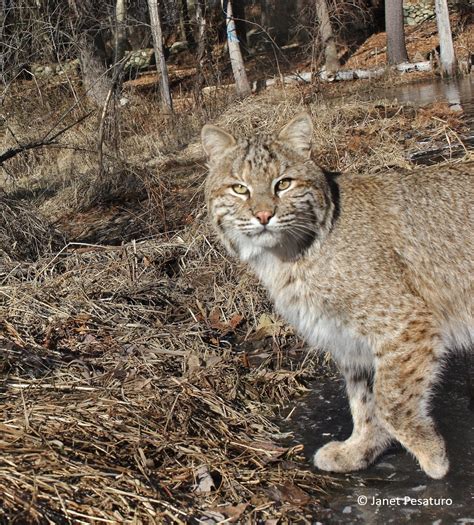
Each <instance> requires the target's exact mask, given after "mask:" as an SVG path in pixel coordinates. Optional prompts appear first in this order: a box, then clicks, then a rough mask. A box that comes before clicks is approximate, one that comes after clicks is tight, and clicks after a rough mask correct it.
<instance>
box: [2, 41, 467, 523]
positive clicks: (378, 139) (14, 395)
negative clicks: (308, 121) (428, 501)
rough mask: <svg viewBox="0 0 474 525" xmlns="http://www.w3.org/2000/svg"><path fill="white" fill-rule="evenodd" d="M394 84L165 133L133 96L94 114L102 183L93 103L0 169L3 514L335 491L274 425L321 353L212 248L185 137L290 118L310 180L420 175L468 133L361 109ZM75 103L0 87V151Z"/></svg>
mask: <svg viewBox="0 0 474 525" xmlns="http://www.w3.org/2000/svg"><path fill="white" fill-rule="evenodd" d="M471 49H472V48H471ZM398 78H400V77H399V75H396V74H392V73H388V74H387V77H385V78H384V79H383V81H379V82H376V83H371V82H365V81H364V82H362V81H359V83H344V85H342V84H340V85H335V84H331V85H330V86H327V87H322V86H320V85H298V86H287V87H274V88H272V89H268V90H266V91H264V92H262V93H259V94H256V95H253V96H251V97H249V98H247V99H245V100H242V101H238V100H235V98H234V97H233V95H232V94H230V93H228V92H225V93H222V92H220V93H219V94H213V95H211V96H209V97H207V98H205V99H204V100H203V101H201V103H200V105H199V106H193V107H189V108H187V109H186V108H185V109H186V110H185V111H184V110H183V111H179V112H177V114H176V115H175V116H174V117H173V118H172V119H171V120H170V119H167V118H165V117H163V116H162V115H161V114H160V112H159V111H158V110H157V100H156V95H155V93H154V92H148V91H140V90H135V91H134V90H132V89H129V90H128V92H127V95H126V96H127V98H128V104H127V105H126V106H124V107H121V108H117V113H116V119H115V120H114V121H112V120H108V121H107V140H106V143H105V146H104V157H103V164H102V167H101V168H102V169H100V170H99V169H98V154H97V149H98V145H97V129H98V127H99V123H100V112H98V111H95V112H93V113H92V114H91V115H90V116H89V117H88V118H86V119H85V120H83V121H82V122H80V123H79V124H77V125H75V126H73V127H71V128H70V129H69V130H67V131H66V132H65V133H64V134H63V135H62V136H61V137H60V141H59V143H58V144H56V145H53V146H51V147H49V148H43V149H33V150H30V151H26V152H24V153H22V154H21V155H17V156H15V157H14V158H12V159H10V160H9V161H7V162H6V163H4V165H3V168H4V171H3V174H2V177H3V178H4V183H3V189H0V372H1V379H0V391H1V394H2V401H1V405H0V406H1V414H2V417H1V420H0V522H4V523H36V522H39V523H122V522H127V523H196V524H197V523H208V524H210V523H230V522H241V523H257V522H259V523H266V524H267V525H273V524H276V523H311V522H314V521H315V520H317V519H318V516H324V515H325V512H326V509H327V504H328V500H329V499H330V498H331V493H332V490H333V489H334V487H336V486H338V485H341V483H343V482H342V481H341V479H340V478H336V477H333V476H328V475H322V474H321V473H317V472H315V471H314V470H313V469H311V466H310V465H309V463H307V462H306V459H305V454H304V452H305V451H304V450H303V446H302V445H298V444H294V445H288V443H289V442H291V436H288V435H286V434H285V432H284V431H283V430H282V429H283V428H284V424H283V422H284V421H285V420H287V421H289V420H291V414H290V409H289V408H288V407H289V406H290V403H291V402H294V400H295V399H297V398H298V397H299V396H302V395H304V394H306V393H307V392H308V387H309V385H310V384H311V383H312V382H314V381H317V380H318V378H319V377H322V374H324V371H323V370H324V369H323V368H322V362H323V361H324V359H325V358H324V356H322V357H318V356H317V355H315V354H311V353H307V352H306V348H305V346H304V343H303V342H302V341H301V340H299V339H298V338H297V337H296V336H295V334H294V333H293V330H292V329H291V327H289V326H287V325H285V324H283V323H282V322H281V321H280V320H279V319H278V318H277V317H276V316H275V315H274V314H273V313H272V307H271V304H270V303H269V301H268V299H267V298H266V296H265V293H264V292H263V290H262V289H261V288H260V287H259V285H258V283H257V282H256V280H255V279H254V278H253V276H251V275H250V274H249V273H248V272H247V271H246V270H245V268H243V267H241V266H240V265H239V264H238V263H236V261H233V260H230V259H229V257H228V256H227V255H226V254H225V253H224V251H223V250H222V249H221V247H220V246H219V245H218V243H217V242H216V240H215V238H214V237H213V234H212V232H211V231H210V229H209V226H208V224H207V221H206V217H205V208H204V204H203V196H202V185H203V182H204V178H205V173H206V166H205V159H204V156H203V153H202V150H201V147H200V144H199V138H198V137H199V130H200V127H201V126H202V124H203V123H204V122H206V121H209V120H212V121H213V122H215V123H216V124H218V125H221V126H223V127H225V128H227V129H229V130H230V131H232V132H234V133H236V134H238V135H242V134H246V133H249V132H253V131H255V132H257V131H275V130H277V129H279V128H280V127H281V126H283V125H284V124H285V123H286V122H287V121H288V120H289V119H291V117H292V116H293V115H294V114H295V113H296V112H298V111H300V110H301V109H303V108H305V109H306V110H307V111H309V112H310V113H311V115H312V116H313V119H314V122H315V134H314V158H315V160H316V161H317V162H318V163H319V164H321V165H323V166H324V167H325V168H328V169H330V170H332V171H342V172H347V171H351V172H356V173H366V172H374V173H381V174H382V173H384V172H386V171H387V170H399V169H404V170H411V171H412V172H413V174H414V176H415V175H416V172H417V170H418V169H419V167H418V166H416V165H415V164H413V162H412V161H411V160H410V158H411V156H412V155H413V154H414V153H416V152H420V151H423V149H424V148H426V144H430V145H434V146H436V147H440V148H443V147H446V148H447V150H446V151H447V156H449V152H450V151H452V150H453V148H455V147H456V146H459V147H461V149H462V148H463V144H464V143H463V137H465V136H467V135H469V133H470V130H469V125H468V123H467V122H466V120H465V117H464V115H463V113H462V112H460V111H453V110H452V109H451V108H450V106H449V104H448V103H445V102H433V103H430V104H428V105H426V106H424V107H418V106H417V105H415V104H412V103H400V102H398V101H397V100H394V99H388V98H383V97H378V98H377V97H375V98H372V99H370V98H369V97H367V93H368V92H370V91H371V90H375V89H378V87H379V86H380V85H381V82H385V83H392V80H393V81H394V79H398ZM412 78H413V77H412ZM391 79H392V80H391ZM349 84H352V85H351V86H349ZM354 88H355V89H354ZM341 95H342V96H341ZM88 104H89V103H88V102H87V101H86V100H85V99H84V98H83V96H82V92H81V87H80V86H79V85H78V84H74V83H72V84H69V83H68V84H67V85H64V84H55V85H48V84H46V83H45V84H39V83H35V82H32V81H29V82H26V81H25V82H22V83H19V84H17V85H13V86H11V87H10V89H9V90H8V92H7V93H6V94H5V99H4V108H6V109H5V115H4V118H5V122H6V123H7V124H8V129H7V130H6V133H5V135H4V140H3V146H2V149H3V150H5V149H7V148H8V147H11V146H14V145H15V143H16V142H28V141H31V140H32V139H36V138H39V137H42V136H44V135H45V134H46V133H48V132H50V133H51V129H52V128H53V126H54V129H59V128H60V127H61V126H67V125H69V124H73V123H74V122H75V121H76V120H78V119H79V118H80V117H82V116H84V115H86V114H87V113H88V111H89V110H91V109H93V108H91V107H89V105H88ZM466 154H467V156H468V157H470V158H472V153H471V152H468V151H467V152H466ZM323 521H324V520H323Z"/></svg>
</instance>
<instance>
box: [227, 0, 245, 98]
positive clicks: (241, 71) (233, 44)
mask: <svg viewBox="0 0 474 525" xmlns="http://www.w3.org/2000/svg"><path fill="white" fill-rule="evenodd" d="M221 2H222V9H223V11H224V14H225V21H226V29H227V45H228V47H229V56H230V63H231V65H232V73H233V74H234V79H235V87H236V91H237V95H239V97H246V96H248V95H250V93H251V91H252V90H251V89H250V84H249V81H248V79H247V73H246V71H245V67H244V60H243V58H242V52H241V50H240V43H239V38H238V36H237V29H236V27H235V20H234V15H233V12H232V1H231V0H221Z"/></svg>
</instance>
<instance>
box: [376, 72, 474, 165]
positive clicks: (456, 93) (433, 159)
mask: <svg viewBox="0 0 474 525" xmlns="http://www.w3.org/2000/svg"><path fill="white" fill-rule="evenodd" d="M369 97H370V99H376V98H386V99H388V100H393V99H396V100H397V101H398V102H400V103H402V104H403V103H412V104H415V105H417V106H425V105H428V104H433V103H435V102H447V103H448V104H449V107H450V109H451V110H452V111H453V112H456V113H457V112H459V113H461V112H462V115H463V119H464V121H465V122H466V124H467V126H468V128H469V132H468V134H467V135H465V136H463V137H459V138H460V139H461V142H462V143H461V142H459V141H455V143H444V144H443V143H441V144H440V143H438V144H437V143H433V142H432V140H431V139H427V141H426V143H424V144H423V143H420V146H421V151H418V152H415V153H413V154H410V153H408V157H409V158H410V160H412V161H413V162H416V163H417V164H425V165H433V164H436V163H437V162H442V161H444V160H450V159H455V158H459V157H462V156H464V154H465V152H466V150H469V149H471V150H472V149H474V75H473V74H471V75H466V76H464V77H461V78H457V79H451V80H445V81H443V80H441V79H438V80H431V81H427V82H419V83H415V84H406V85H402V86H396V87H394V88H392V89H378V90H375V91H374V92H372V93H370V95H369Z"/></svg>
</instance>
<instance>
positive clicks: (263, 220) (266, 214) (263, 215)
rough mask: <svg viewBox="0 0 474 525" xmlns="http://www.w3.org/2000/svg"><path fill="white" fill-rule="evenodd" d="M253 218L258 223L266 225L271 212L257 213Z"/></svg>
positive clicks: (271, 214)
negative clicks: (255, 218)
mask: <svg viewBox="0 0 474 525" xmlns="http://www.w3.org/2000/svg"><path fill="white" fill-rule="evenodd" d="M255 217H257V219H258V220H259V221H260V224H264V225H265V224H268V223H269V222H270V219H271V218H272V217H273V213H272V212H271V211H258V212H257V213H256V214H255Z"/></svg>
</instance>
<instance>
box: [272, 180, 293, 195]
mask: <svg viewBox="0 0 474 525" xmlns="http://www.w3.org/2000/svg"><path fill="white" fill-rule="evenodd" d="M290 186H291V179H281V180H279V181H278V182H277V183H276V185H275V191H276V192H279V191H283V190H287V189H288V188H289V187H290Z"/></svg>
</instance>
